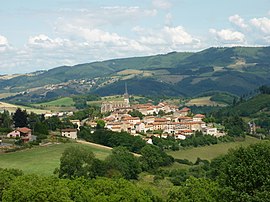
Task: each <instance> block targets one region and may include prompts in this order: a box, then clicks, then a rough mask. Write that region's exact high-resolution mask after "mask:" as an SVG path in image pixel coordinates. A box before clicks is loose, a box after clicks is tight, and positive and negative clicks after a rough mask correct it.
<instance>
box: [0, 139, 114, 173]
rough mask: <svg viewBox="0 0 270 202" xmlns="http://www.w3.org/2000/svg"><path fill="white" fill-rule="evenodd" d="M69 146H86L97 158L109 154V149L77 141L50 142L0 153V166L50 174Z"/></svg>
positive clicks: (25, 171) (103, 157)
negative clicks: (45, 144)
mask: <svg viewBox="0 0 270 202" xmlns="http://www.w3.org/2000/svg"><path fill="white" fill-rule="evenodd" d="M70 146H79V147H84V148H87V149H89V150H90V151H92V152H94V154H95V156H96V157H97V158H99V159H105V158H106V157H107V156H108V155H109V154H110V150H109V149H106V148H101V147H98V146H93V145H83V144H77V143H66V144H52V145H47V146H43V147H35V148H32V149H27V150H22V151H19V152H12V153H4V154H0V167H1V168H17V169H21V170H22V171H23V172H24V173H35V174H41V175H52V174H53V171H54V169H55V168H57V167H59V163H60V157H61V154H62V153H63V152H64V150H65V149H66V148H68V147H70Z"/></svg>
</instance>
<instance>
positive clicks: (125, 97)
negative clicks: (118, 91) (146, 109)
mask: <svg viewBox="0 0 270 202" xmlns="http://www.w3.org/2000/svg"><path fill="white" fill-rule="evenodd" d="M124 102H125V103H126V105H127V106H128V107H129V106H130V105H129V95H128V90H127V83H126V82H125V93H124Z"/></svg>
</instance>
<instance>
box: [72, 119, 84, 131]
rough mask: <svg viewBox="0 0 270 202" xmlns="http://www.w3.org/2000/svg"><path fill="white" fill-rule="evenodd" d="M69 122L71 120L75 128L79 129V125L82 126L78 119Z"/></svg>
mask: <svg viewBox="0 0 270 202" xmlns="http://www.w3.org/2000/svg"><path fill="white" fill-rule="evenodd" d="M70 122H71V123H72V124H73V125H77V130H80V127H81V126H82V124H81V121H80V120H70Z"/></svg>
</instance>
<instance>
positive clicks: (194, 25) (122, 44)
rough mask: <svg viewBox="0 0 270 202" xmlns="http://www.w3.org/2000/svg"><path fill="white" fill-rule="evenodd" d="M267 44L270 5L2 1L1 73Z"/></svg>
mask: <svg viewBox="0 0 270 202" xmlns="http://www.w3.org/2000/svg"><path fill="white" fill-rule="evenodd" d="M239 45H241V46H268V45H270V0H203V1H202V0H136V1H135V0H134V1H131V0H99V1H94V0H23V1H22V0H3V1H1V7H0V74H7V73H24V72H32V71H36V70H41V69H50V68H53V67H57V66H61V65H74V64H78V63H86V62H92V61H101V60H106V59H111V58H123V57H132V56H145V55H152V54H159V53H167V52H171V51H199V50H202V49H205V48H208V47H212V46H215V47H216V46H239Z"/></svg>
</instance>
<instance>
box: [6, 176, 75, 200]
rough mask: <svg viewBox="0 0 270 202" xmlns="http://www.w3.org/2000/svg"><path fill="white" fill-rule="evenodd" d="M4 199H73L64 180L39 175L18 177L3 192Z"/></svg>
mask: <svg viewBox="0 0 270 202" xmlns="http://www.w3.org/2000/svg"><path fill="white" fill-rule="evenodd" d="M2 200H3V201H5V202H12V201H18V202H25V201H33V202H40V201H55V202H62V201H72V200H71V199H70V198H69V189H68V187H67V186H66V184H65V183H63V181H62V180H59V179H57V178H53V177H41V176H37V175H24V176H20V177H17V178H16V179H15V180H14V181H13V182H12V183H11V185H10V187H9V188H8V189H7V190H5V191H4V192H3V197H2Z"/></svg>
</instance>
